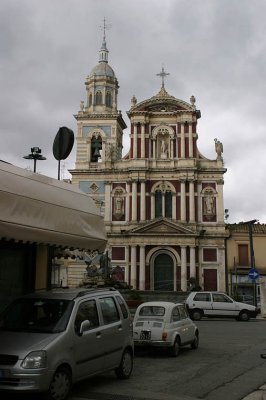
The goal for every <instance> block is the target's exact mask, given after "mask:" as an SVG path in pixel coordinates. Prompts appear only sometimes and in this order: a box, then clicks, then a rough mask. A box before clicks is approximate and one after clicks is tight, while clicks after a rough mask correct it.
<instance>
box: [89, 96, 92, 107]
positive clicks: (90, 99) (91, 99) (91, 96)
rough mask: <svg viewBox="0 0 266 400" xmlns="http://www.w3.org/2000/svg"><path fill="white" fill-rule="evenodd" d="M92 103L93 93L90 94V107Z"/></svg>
mask: <svg viewBox="0 0 266 400" xmlns="http://www.w3.org/2000/svg"><path fill="white" fill-rule="evenodd" d="M91 105H92V94H91V93H90V94H89V107H90V106H91Z"/></svg>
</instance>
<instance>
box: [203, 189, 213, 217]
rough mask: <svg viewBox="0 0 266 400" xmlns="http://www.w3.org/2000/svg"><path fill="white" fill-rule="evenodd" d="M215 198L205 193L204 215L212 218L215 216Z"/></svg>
mask: <svg viewBox="0 0 266 400" xmlns="http://www.w3.org/2000/svg"><path fill="white" fill-rule="evenodd" d="M214 201H215V198H214V196H213V194H212V193H211V192H207V193H206V195H205V197H204V214H205V215H209V216H212V215H214V214H215V202H214Z"/></svg>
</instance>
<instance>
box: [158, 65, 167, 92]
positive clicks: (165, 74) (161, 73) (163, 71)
mask: <svg viewBox="0 0 266 400" xmlns="http://www.w3.org/2000/svg"><path fill="white" fill-rule="evenodd" d="M156 75H157V76H160V77H161V78H162V88H164V78H165V77H166V76H167V75H170V74H169V73H168V72H165V70H164V66H162V70H161V72H160V73H159V74H156Z"/></svg>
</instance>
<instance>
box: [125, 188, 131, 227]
mask: <svg viewBox="0 0 266 400" xmlns="http://www.w3.org/2000/svg"><path fill="white" fill-rule="evenodd" d="M126 192H127V195H126V221H129V205H130V201H129V199H130V196H129V194H130V184H129V183H128V182H127V183H126Z"/></svg>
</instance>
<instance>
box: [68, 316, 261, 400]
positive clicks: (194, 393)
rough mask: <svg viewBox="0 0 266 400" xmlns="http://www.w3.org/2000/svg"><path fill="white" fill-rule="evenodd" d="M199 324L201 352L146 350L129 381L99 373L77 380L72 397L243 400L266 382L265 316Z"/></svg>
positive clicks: (92, 398)
mask: <svg viewBox="0 0 266 400" xmlns="http://www.w3.org/2000/svg"><path fill="white" fill-rule="evenodd" d="M197 324H198V326H199V330H200V347H199V349H198V350H190V349H189V348H187V349H183V351H182V352H181V354H180V356H179V357H177V358H171V357H168V355H166V354H165V353H164V352H154V351H152V352H149V351H142V352H141V353H139V354H138V355H137V356H136V359H135V367H134V373H133V375H132V377H131V378H130V379H129V380H128V381H117V380H116V378H115V377H114V374H113V373H110V374H105V375H102V376H100V377H95V378H93V379H89V380H87V381H85V382H82V383H79V384H77V385H76V386H75V387H74V389H73V392H72V397H71V400H77V399H79V400H80V399H82V400H83V399H91V400H144V399H145V400H148V399H150V400H195V399H206V400H225V399H226V400H227V399H228V400H240V399H243V398H244V397H245V396H247V395H249V394H250V393H251V392H252V391H253V390H255V389H257V388H259V387H260V386H261V385H263V384H264V382H266V360H262V359H261V358H260V353H261V352H263V351H264V350H266V321H265V320H252V321H249V322H247V323H245V322H237V321H235V320H213V319H212V320H202V321H199V322H198V323H197ZM255 399H256V400H257V399H258V398H254V400H255ZM247 400H248V399H247ZM250 400H251V399H250Z"/></svg>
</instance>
